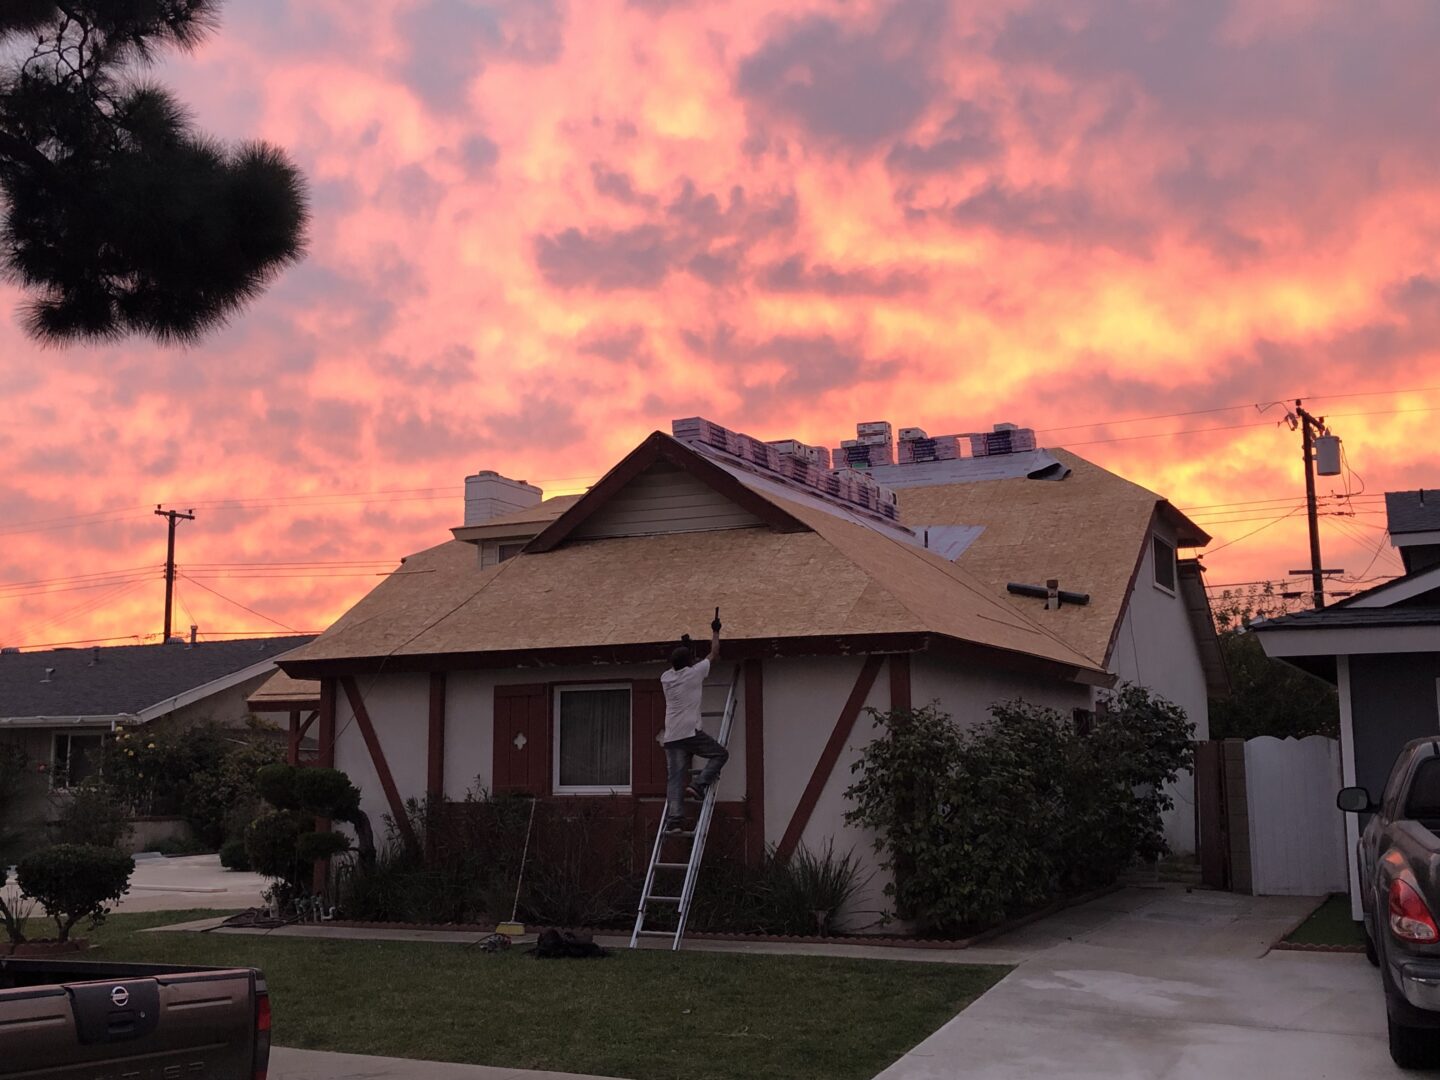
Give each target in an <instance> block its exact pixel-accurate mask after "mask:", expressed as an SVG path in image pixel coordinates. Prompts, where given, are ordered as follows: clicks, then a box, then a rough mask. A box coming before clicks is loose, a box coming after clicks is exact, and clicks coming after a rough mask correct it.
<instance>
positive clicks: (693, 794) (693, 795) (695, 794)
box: [685, 784, 705, 802]
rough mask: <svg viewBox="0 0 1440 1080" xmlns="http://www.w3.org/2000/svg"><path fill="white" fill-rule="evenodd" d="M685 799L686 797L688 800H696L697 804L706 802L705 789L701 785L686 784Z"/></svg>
mask: <svg viewBox="0 0 1440 1080" xmlns="http://www.w3.org/2000/svg"><path fill="white" fill-rule="evenodd" d="M685 797H686V798H687V799H694V800H695V801H696V802H704V801H705V789H704V788H703V787H701V786H700V785H699V784H686V785H685Z"/></svg>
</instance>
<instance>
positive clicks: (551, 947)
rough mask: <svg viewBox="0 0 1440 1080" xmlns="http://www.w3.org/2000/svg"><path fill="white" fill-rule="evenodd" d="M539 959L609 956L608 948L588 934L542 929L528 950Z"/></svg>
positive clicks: (583, 958) (576, 958) (578, 958)
mask: <svg viewBox="0 0 1440 1080" xmlns="http://www.w3.org/2000/svg"><path fill="white" fill-rule="evenodd" d="M530 951H531V952H532V953H534V954H535V956H536V957H538V958H539V959H541V960H585V959H588V958H590V957H595V956H600V957H604V956H609V955H610V950H609V949H603V948H601V947H600V946H599V945H596V944H595V939H594V938H593V937H591V936H590V935H589V934H575V933H571V932H570V931H569V930H542V931H540V936H539V937H538V938H536V939H535V947H534V948H533V949H531V950H530Z"/></svg>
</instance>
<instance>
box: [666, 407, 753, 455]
mask: <svg viewBox="0 0 1440 1080" xmlns="http://www.w3.org/2000/svg"><path fill="white" fill-rule="evenodd" d="M670 434H671V435H674V436H675V438H677V439H679V440H680V441H681V442H698V443H703V444H704V445H706V446H713V447H714V448H715V449H716V450H724V451H726V452H727V453H731V454H737V455H738V453H739V451H740V443H739V436H738V435H736V434H735V432H733V431H731V430H730V429H729V428H726V427H722V426H721V425H719V424H716V423H714V422H712V421H710V420H706V419H705V418H704V417H701V416H687V417H686V418H685V419H683V420H672V421H670Z"/></svg>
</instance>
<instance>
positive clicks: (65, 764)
mask: <svg viewBox="0 0 1440 1080" xmlns="http://www.w3.org/2000/svg"><path fill="white" fill-rule="evenodd" d="M310 640H311V638H310V637H308V636H299V637H293V636H292V637H275V638H247V639H239V640H235V641H202V642H196V641H192V642H190V643H188V644H187V643H183V642H181V641H178V640H177V641H172V642H171V643H169V644H166V645H116V646H108V647H104V648H100V647H96V648H89V649H48V650H44V651H36V652H20V651H19V650H15V649H9V648H7V649H5V650H4V651H3V652H0V742H3V743H6V744H8V745H10V746H18V747H19V749H20V750H21V751H22V752H23V754H24V756H25V758H26V759H27V760H28V761H29V762H30V763H31V764H32V765H33V766H34V767H35V771H34V773H32V774H31V777H32V778H31V781H30V783H29V785H28V791H27V792H26V793H25V797H24V798H23V799H22V801H21V804H20V806H19V807H18V809H17V814H18V816H19V817H20V818H21V820H28V821H31V822H34V823H39V822H40V821H43V820H44V819H45V816H46V814H47V810H48V808H49V801H48V800H47V798H46V796H47V795H49V794H50V793H51V792H53V791H63V790H64V789H65V788H67V787H69V786H70V785H72V784H76V783H79V782H81V781H83V780H85V779H88V778H89V777H91V776H93V775H95V773H96V770H97V769H98V768H99V753H100V746H101V742H102V740H103V739H104V737H105V736H106V735H107V734H108V733H110V732H113V731H115V730H116V729H117V728H120V727H128V726H131V725H135V724H144V723H149V722H151V721H163V722H167V723H179V724H191V723H199V722H202V721H215V722H217V723H221V724H226V725H236V726H238V725H240V724H242V723H243V722H244V719H245V717H246V715H247V713H249V712H250V711H251V710H250V709H249V708H248V706H247V705H246V700H245V699H246V697H247V695H248V694H249V693H250V692H252V691H253V690H255V689H258V688H259V686H260V684H262V683H263V682H264V681H265V680H266V679H267V678H269V676H270V675H271V674H273V673H274V672H275V658H276V657H277V656H279V655H281V654H282V653H285V652H287V651H289V650H290V649H293V648H295V647H296V646H297V645H303V644H305V643H306V642H308V641H310ZM42 769H43V772H42V771H41V770H42Z"/></svg>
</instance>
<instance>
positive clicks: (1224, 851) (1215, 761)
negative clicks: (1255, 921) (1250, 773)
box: [1195, 739, 1251, 893]
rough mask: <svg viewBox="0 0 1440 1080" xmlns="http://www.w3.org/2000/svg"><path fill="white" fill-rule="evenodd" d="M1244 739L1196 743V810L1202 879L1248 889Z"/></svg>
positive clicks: (1220, 885) (1210, 883)
mask: <svg viewBox="0 0 1440 1080" xmlns="http://www.w3.org/2000/svg"><path fill="white" fill-rule="evenodd" d="M1246 786H1247V785H1246V776H1245V743H1244V741H1243V740H1241V739H1223V740H1216V741H1212V742H1202V743H1198V744H1197V745H1196V747H1195V814H1196V818H1197V821H1196V826H1197V830H1198V833H1199V836H1198V845H1197V846H1198V847H1199V849H1200V881H1201V883H1202V884H1203V885H1206V886H1208V887H1209V888H1212V889H1225V890H1227V891H1230V892H1240V893H1248V892H1250V891H1251V888H1250V808H1249V804H1248V800H1247V791H1246Z"/></svg>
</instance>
